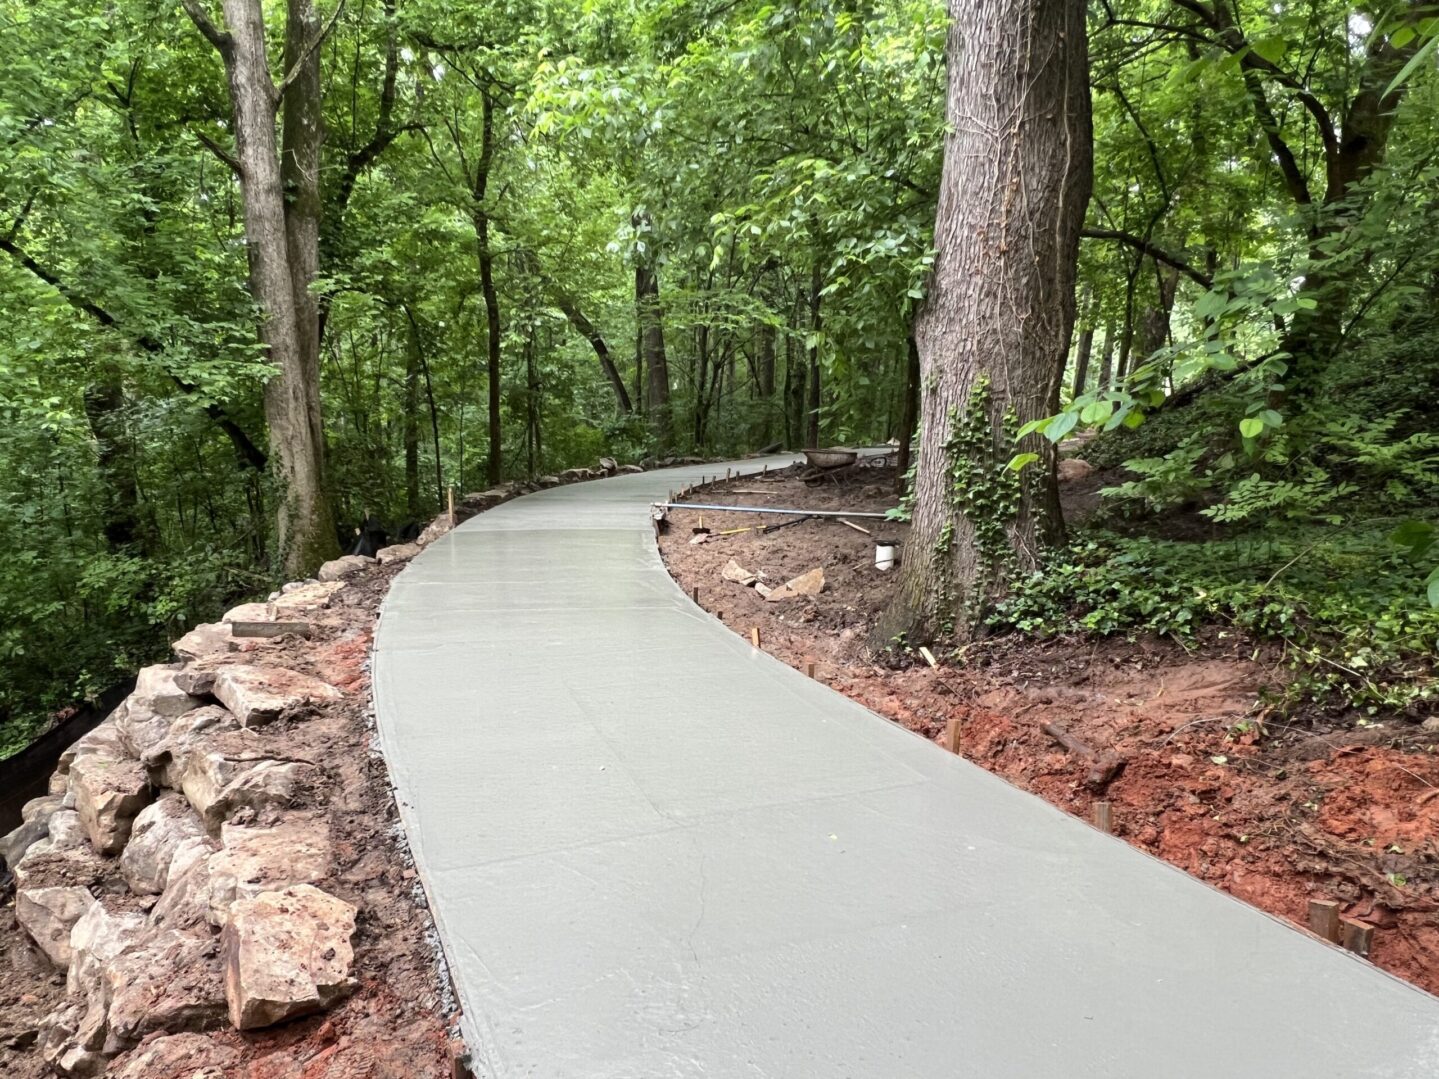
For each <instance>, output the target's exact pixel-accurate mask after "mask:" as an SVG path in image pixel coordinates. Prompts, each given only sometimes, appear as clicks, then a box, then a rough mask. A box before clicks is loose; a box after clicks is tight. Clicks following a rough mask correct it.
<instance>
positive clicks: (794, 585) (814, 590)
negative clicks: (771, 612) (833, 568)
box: [765, 566, 824, 603]
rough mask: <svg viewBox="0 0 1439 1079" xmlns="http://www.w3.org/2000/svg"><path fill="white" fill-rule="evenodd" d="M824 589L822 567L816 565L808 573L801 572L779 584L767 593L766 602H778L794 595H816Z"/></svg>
mask: <svg viewBox="0 0 1439 1079" xmlns="http://www.w3.org/2000/svg"><path fill="white" fill-rule="evenodd" d="M823 591H824V569H823V568H822V567H819V566H816V567H815V568H814V569H812V570H810V571H809V572H808V573H801V574H800V575H799V576H798V577H794V578H792V579H790V580H788V581H786V582H785V583H784V584H782V585H780V586H779V587H778V588H776V589H775V590H774V591H773V592H771V593H770V594H769V595H767V596H765V602H766V603H778V602H779V601H780V600H785V599H793V598H794V597H795V596H817V595H819V594H820V593H821V592H823Z"/></svg>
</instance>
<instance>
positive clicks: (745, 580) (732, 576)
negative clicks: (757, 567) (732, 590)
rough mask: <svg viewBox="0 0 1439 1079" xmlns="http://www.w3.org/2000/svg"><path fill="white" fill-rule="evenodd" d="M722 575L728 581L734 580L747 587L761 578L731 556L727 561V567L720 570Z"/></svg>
mask: <svg viewBox="0 0 1439 1079" xmlns="http://www.w3.org/2000/svg"><path fill="white" fill-rule="evenodd" d="M720 575H721V576H722V577H724V579H725V580H726V581H733V582H734V583H735V584H740V585H744V586H746V587H748V586H750V585H752V584H754V583H755V582H756V581H758V580H759V578H758V577H756V576H755V575H754V574H753V573H751V572H750V571H749V570H747V569H745V568H744V567H743V566H741V565H740V564H739V563H738V562H736V561H735V560H734V559H733V558H731V559H730V560H729V561H728V562H727V563H725V568H724V569H723V570H721V571H720Z"/></svg>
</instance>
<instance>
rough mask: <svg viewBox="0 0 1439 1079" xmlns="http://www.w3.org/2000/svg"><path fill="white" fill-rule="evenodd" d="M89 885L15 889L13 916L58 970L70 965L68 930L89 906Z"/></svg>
mask: <svg viewBox="0 0 1439 1079" xmlns="http://www.w3.org/2000/svg"><path fill="white" fill-rule="evenodd" d="M94 905H95V897H94V896H93V895H91V894H90V890H89V889H88V888H81V887H69V888H24V887H22V888H19V889H18V890H17V891H16V892H15V920H16V921H17V922H19V923H20V925H21V927H22V928H23V929H24V930H25V932H27V933H29V934H30V938H31V939H32V940H33V941H34V942H35V943H36V944H38V945H39V946H40V950H41V951H42V952H44V953H45V955H46V957H47V958H48V959H49V960H50V962H52V963H54V964H55V965H56V966H57V967H59V968H60V969H61V970H68V969H69V967H70V958H71V951H70V930H72V929H73V928H75V923H76V922H78V921H79V920H80V919H81V918H82V917H83V916H84V914H85V912H86V911H88V910H89V909H90V908H91V907H92V906H94Z"/></svg>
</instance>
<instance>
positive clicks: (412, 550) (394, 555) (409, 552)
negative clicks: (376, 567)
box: [375, 543, 424, 566]
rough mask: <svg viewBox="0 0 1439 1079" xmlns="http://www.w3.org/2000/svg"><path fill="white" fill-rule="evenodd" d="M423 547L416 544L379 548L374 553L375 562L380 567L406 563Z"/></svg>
mask: <svg viewBox="0 0 1439 1079" xmlns="http://www.w3.org/2000/svg"><path fill="white" fill-rule="evenodd" d="M422 550H424V548H423V547H421V546H420V545H419V544H418V543H396V544H394V545H393V546H390V547H381V548H380V549H379V550H378V551H376V552H375V560H376V561H377V562H379V563H380V565H382V566H389V565H393V564H394V563H396V562H408V561H409V560H410V559H412V558H414V557H415V555H417V554H419V553H420V552H421V551H422Z"/></svg>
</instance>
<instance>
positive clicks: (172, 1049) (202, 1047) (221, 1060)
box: [111, 1034, 240, 1079]
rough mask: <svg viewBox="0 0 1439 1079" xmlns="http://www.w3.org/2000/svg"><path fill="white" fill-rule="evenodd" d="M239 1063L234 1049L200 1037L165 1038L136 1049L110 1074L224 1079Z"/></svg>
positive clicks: (118, 1078)
mask: <svg viewBox="0 0 1439 1079" xmlns="http://www.w3.org/2000/svg"><path fill="white" fill-rule="evenodd" d="M239 1059H240V1053H239V1050H238V1049H236V1048H235V1047H234V1046H232V1045H227V1044H225V1043H224V1042H221V1041H217V1040H216V1039H214V1038H207V1037H205V1036H204V1035H203V1034H168V1035H166V1036H164V1037H162V1038H151V1039H150V1040H149V1041H147V1042H146V1043H145V1044H144V1045H142V1046H139V1047H138V1048H136V1049H135V1051H134V1052H133V1053H131V1054H130V1056H128V1057H127V1058H125V1060H124V1061H123V1063H122V1062H119V1061H117V1062H116V1064H115V1065H114V1067H112V1069H111V1073H112V1075H113V1076H114V1079H223V1077H224V1076H227V1075H234V1074H236V1071H237V1065H238V1061H239ZM115 1068H118V1069H119V1070H118V1071H116V1070H115Z"/></svg>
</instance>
